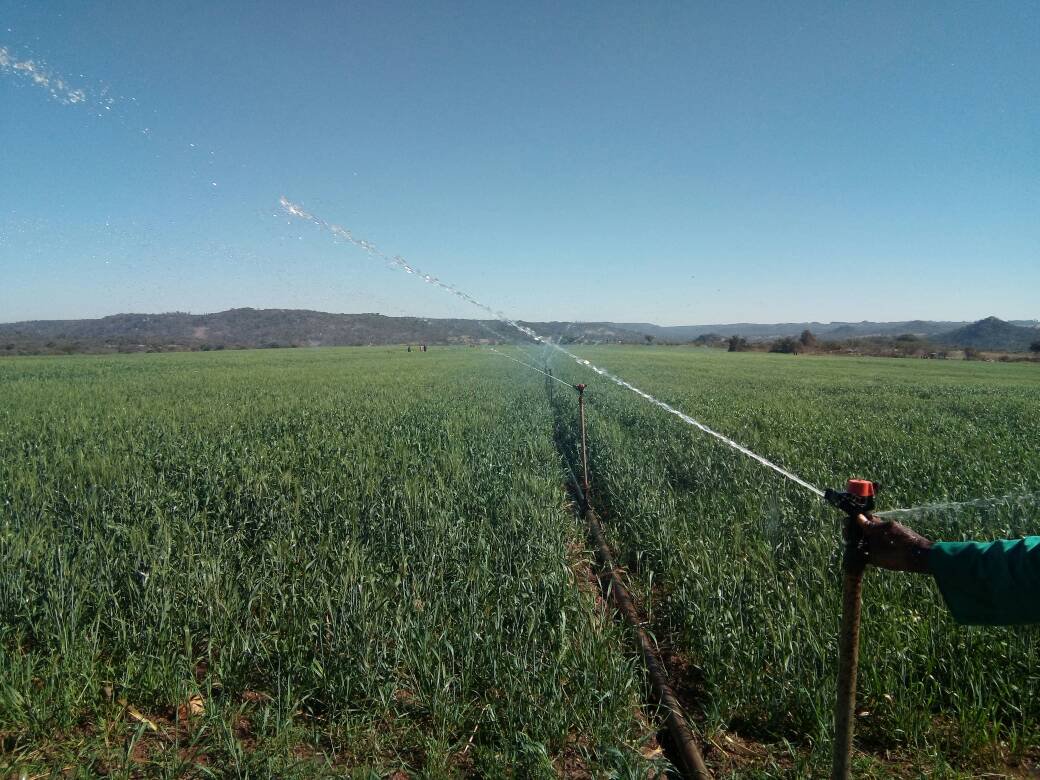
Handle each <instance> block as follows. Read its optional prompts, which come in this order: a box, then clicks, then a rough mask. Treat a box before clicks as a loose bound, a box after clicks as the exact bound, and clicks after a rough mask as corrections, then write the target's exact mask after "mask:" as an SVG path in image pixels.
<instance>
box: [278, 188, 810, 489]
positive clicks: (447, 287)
mask: <svg viewBox="0 0 1040 780" xmlns="http://www.w3.org/2000/svg"><path fill="white" fill-rule="evenodd" d="M279 202H280V203H281V206H282V209H283V210H284V211H285V213H287V214H288V215H289V216H292V217H296V218H298V219H302V220H305V221H307V222H311V223H312V224H314V225H316V226H318V227H320V228H322V229H323V230H327V231H328V232H330V233H332V235H334V236H336V237H338V238H341V239H343V240H345V241H348V242H349V243H351V244H353V245H354V246H356V247H359V248H360V249H362V250H364V251H365V252H366V253H368V254H369V255H371V256H372V257H375V258H378V259H380V260H383V261H384V262H386V263H388V264H389V265H390V266H391V267H393V268H396V269H398V270H401V271H404V272H405V273H407V274H409V275H411V276H417V277H418V278H420V279H422V280H423V281H424V282H426V283H427V284H432V285H434V286H435V287H439V288H441V289H442V290H444V291H445V292H448V293H450V294H451V295H454V296H455V297H457V298H459V299H461V300H463V301H466V302H467V303H469V304H472V305H473V306H476V307H477V308H479V309H481V310H482V311H485V312H487V313H488V314H490V315H491V316H493V317H494V318H495V319H497V320H499V321H500V322H503V323H505V324H506V325H509V326H510V327H512V328H515V329H516V330H518V331H520V332H521V333H523V334H524V335H525V336H527V337H528V338H530V339H532V340H534V341H536V342H538V343H539V344H542V345H544V346H548V347H551V348H553V349H554V350H556V351H557V352H560V353H562V354H564V355H566V356H567V357H569V358H570V359H571V360H573V361H574V362H575V363H577V364H578V365H580V366H584V367H585V368H588V369H590V370H591V371H594V372H595V373H597V374H599V375H600V376H601V377H603V378H604V379H608V380H610V381H611V382H613V383H614V384H616V385H617V386H618V387H622V388H624V389H626V390H629V391H631V392H633V393H635V394H636V395H638V396H640V397H641V398H643V399H644V400H646V401H649V402H650V403H652V404H654V406H657V407H658V408H660V409H664V410H665V411H666V412H668V413H669V414H672V415H674V416H676V417H678V418H679V419H680V420H682V421H683V422H684V423H686V424H687V425H692V426H693V427H695V428H697V429H698V430H700V431H702V432H704V433H706V434H708V435H709V436H713V437H714V438H716V439H718V440H719V441H721V442H722V443H724V444H726V445H727V446H729V447H731V448H733V449H735V450H736V451H737V452H739V453H741V454H742V455H746V456H747V457H749V458H751V459H752V460H755V461H757V462H758V463H760V464H761V465H763V466H765V467H766V468H768V469H771V470H773V471H775V472H776V473H777V474H779V475H780V476H782V477H784V478H786V479H788V480H790V481H792V482H794V483H795V484H797V485H799V486H801V487H802V488H804V489H806V490H808V491H809V492H810V493H812V494H814V495H816V496H818V497H819V498H823V497H824V491H823V490H822V489H821V488H818V487H816V486H815V485H813V484H811V483H809V482H806V481H805V480H804V479H802V478H801V477H799V476H798V475H796V474H793V473H792V472H790V471H788V470H787V469H784V468H782V467H781V466H778V465H777V464H775V463H773V462H772V461H771V460H769V459H767V458H764V457H763V456H761V455H759V454H758V453H756V452H753V451H751V450H749V449H748V448H747V447H745V446H743V445H742V444H738V443H737V442H735V441H733V439H731V438H729V437H728V436H725V435H723V434H721V433H719V432H718V431H716V430H713V429H712V428H709V427H708V426H707V425H705V424H704V423H702V422H700V421H699V420H696V419H694V418H693V417H691V416H690V415H688V414H686V413H685V412H683V411H681V410H679V409H676V408H675V407H674V406H672V405H671V404H669V403H667V402H665V401H662V400H660V399H658V398H655V397H654V396H652V395H650V393H648V392H646V391H645V390H642V389H640V388H638V387H636V386H635V385H633V384H632V383H630V382H627V381H626V380H624V379H622V378H621V377H619V376H616V375H614V374H612V373H610V372H609V371H607V370H606V369H603V368H600V367H599V366H597V365H595V364H593V363H591V362H590V361H588V360H586V359H584V358H581V357H578V356H577V355H575V354H574V353H573V352H571V351H569V350H567V349H564V348H563V347H561V346H560V345H559V344H556V343H555V342H553V341H550V340H548V339H546V338H545V337H543V336H540V335H538V334H537V333H536V332H535V331H534V330H532V329H531V328H529V327H527V326H526V325H523V324H521V323H520V322H518V321H516V320H513V319H511V318H509V317H507V316H506V315H505V314H503V313H502V312H501V311H498V310H497V309H493V308H491V307H490V306H488V305H487V304H485V303H482V302H481V301H478V300H477V299H476V298H474V297H473V296H472V295H470V294H469V293H467V292H465V291H464V290H460V289H459V288H458V287H456V286H454V285H451V284H448V283H446V282H443V281H441V280H440V279H438V278H437V277H436V276H432V275H430V274H427V273H424V272H422V271H420V270H419V269H418V268H416V267H415V266H413V265H411V264H410V263H408V262H406V261H405V259H404V258H403V257H401V256H400V255H395V256H393V257H391V256H390V255H387V254H386V253H384V252H382V251H380V250H379V249H377V248H376V247H375V245H374V244H372V243H371V242H369V241H366V240H365V239H362V238H357V237H356V236H354V234H353V233H351V232H350V231H349V230H347V229H345V228H342V227H340V226H339V225H335V224H332V223H330V222H326V221H325V220H324V219H322V218H321V217H318V216H316V215H315V214H312V213H311V212H309V211H306V210H305V209H304V208H303V207H302V206H300V205H298V204H296V203H293V202H292V201H290V200H289V199H288V198H286V197H285V196H284V195H283V196H282V197H281V198H280V199H279Z"/></svg>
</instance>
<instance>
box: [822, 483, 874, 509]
mask: <svg viewBox="0 0 1040 780" xmlns="http://www.w3.org/2000/svg"><path fill="white" fill-rule="evenodd" d="M879 488H880V486H879V485H876V484H875V483H873V482H871V481H870V480H868V479H850V480H849V481H848V482H847V483H846V485H845V490H844V491H842V492H839V491H837V490H831V489H830V488H828V489H827V491H826V492H825V493H824V495H823V500H824V501H826V502H827V503H828V504H831V505H832V506H835V507H837V508H838V509H840V510H841V511H842V512H844V513H845V514H847V515H849V516H850V517H855V516H856V515H860V514H867V513H869V512H870V511H871V510H872V509H873V508H874V496H875V494H876V493H877V491H878V490H879Z"/></svg>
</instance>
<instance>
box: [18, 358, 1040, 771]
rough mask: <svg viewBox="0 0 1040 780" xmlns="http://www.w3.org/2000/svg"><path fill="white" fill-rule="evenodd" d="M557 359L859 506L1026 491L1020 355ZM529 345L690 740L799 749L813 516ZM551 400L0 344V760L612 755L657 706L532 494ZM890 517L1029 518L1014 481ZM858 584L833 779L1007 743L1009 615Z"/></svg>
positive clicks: (978, 527)
mask: <svg viewBox="0 0 1040 780" xmlns="http://www.w3.org/2000/svg"><path fill="white" fill-rule="evenodd" d="M510 352H511V354H513V355H515V356H517V357H519V358H521V359H524V360H529V361H533V360H538V359H540V356H537V355H536V354H535V353H533V352H531V351H529V350H519V349H513V350H511V351H510ZM581 354H582V356H583V357H587V358H589V359H591V360H592V361H593V362H595V363H597V364H600V365H603V366H604V367H605V368H608V369H610V370H612V371H615V372H617V373H618V374H620V375H621V376H623V377H625V378H626V379H629V380H630V381H633V382H634V383H635V384H637V385H639V386H641V387H643V388H644V389H646V390H647V391H649V392H652V393H654V394H655V395H657V396H659V397H661V398H662V399H664V400H666V401H668V402H670V403H673V404H675V405H677V406H679V407H680V408H682V409H683V410H685V411H687V412H689V413H690V414H692V415H693V416H695V417H697V418H698V419H700V420H702V421H703V422H705V423H707V424H709V425H711V426H713V427H715V428H716V429H717V430H720V431H722V432H724V433H726V434H727V435H731V436H733V437H734V438H735V439H737V440H738V441H740V442H742V443H744V444H746V445H748V446H750V447H751V448H752V449H754V450H756V451H758V452H760V453H762V454H763V455H765V456H767V457H769V458H772V459H775V460H777V461H778V462H779V463H780V464H781V465H783V466H784V467H786V468H789V469H791V470H793V471H794V472H796V473H798V474H799V475H800V476H802V477H804V478H806V479H808V480H809V481H811V482H812V483H814V484H817V485H820V486H833V487H840V486H841V485H842V484H843V483H844V481H845V479H846V478H847V477H850V476H863V477H868V478H872V479H875V480H877V481H878V482H880V483H882V484H883V486H884V489H883V491H882V493H881V495H880V503H881V505H882V507H883V508H890V507H891V508H895V507H902V506H914V505H917V504H921V503H926V502H933V501H945V500H961V499H973V498H977V497H981V496H993V495H1005V494H1013V493H1023V492H1032V493H1035V492H1036V490H1037V489H1038V486H1040V450H1038V448H1037V446H1036V442H1037V441H1040V417H1038V414H1037V410H1038V409H1040V373H1038V371H1037V368H1038V367H1037V366H1036V365H1025V364H1016V365H1011V364H975V363H961V362H957V363H953V362H950V363H947V362H945V361H935V362H931V361H896V360H867V359H852V358H814V357H808V356H797V357H795V356H788V355H764V354H727V353H722V352H717V351H711V350H693V349H685V348H682V349H680V348H645V347H640V348H615V347H602V348H584V349H582V350H581ZM552 365H553V369H554V371H556V372H558V374H559V375H561V376H563V377H564V378H566V379H568V380H569V381H575V382H576V381H579V380H580V381H585V382H589V383H590V389H589V391H588V401H589V436H590V455H591V463H590V465H591V471H592V479H593V501H594V503H595V505H596V506H597V508H598V509H600V510H601V513H602V515H603V518H604V522H605V526H606V529H607V532H608V536H609V539H610V542H611V544H612V545H613V547H614V549H615V552H616V553H617V557H618V560H619V562H621V563H623V564H624V566H625V567H626V568H627V570H628V574H629V576H630V578H631V581H632V584H633V586H634V590H635V592H636V594H637V595H638V596H639V598H640V601H641V604H642V607H643V609H644V610H645V611H646V613H647V616H648V619H649V625H650V627H651V628H652V630H653V631H654V633H655V635H656V636H657V638H658V640H659V641H660V642H661V644H662V646H663V647H664V648H665V650H666V654H667V657H668V658H669V660H670V662H671V665H672V667H673V671H674V675H675V678H674V679H675V681H676V682H677V683H678V686H677V687H678V688H679V690H680V694H681V696H682V697H683V698H684V699H685V700H686V703H687V704H688V706H689V709H690V712H691V714H692V715H693V717H694V720H695V725H696V728H697V730H698V731H699V732H701V733H702V734H703V735H705V736H706V737H707V738H708V739H709V740H710V741H709V742H707V743H706V744H707V750H706V753H707V758H708V759H709V762H710V763H712V764H713V765H714V766H715V767H716V768H718V769H720V770H722V771H724V772H732V771H739V772H742V773H744V774H747V775H749V776H750V775H756V774H757V775H759V776H776V775H778V774H783V773H786V774H788V775H790V776H804V775H806V774H810V773H814V774H819V773H821V772H823V771H824V769H823V767H824V766H825V765H826V762H827V758H828V753H829V745H828V738H829V729H830V719H831V708H832V699H833V691H834V676H835V668H836V660H835V644H836V640H835V635H836V632H837V624H838V613H839V589H838V580H839V532H838V528H839V522H840V516H839V515H838V514H837V513H836V511H835V510H833V509H829V508H827V507H824V506H822V505H821V503H820V502H819V500H818V499H814V498H813V497H812V496H811V495H809V494H808V493H806V492H805V491H803V490H802V489H800V488H798V487H797V486H795V485H793V484H791V483H789V482H785V481H784V480H782V479H781V478H780V477H779V476H777V475H775V474H773V473H771V472H769V471H768V470H766V469H764V468H762V467H761V466H760V465H758V464H756V463H754V462H753V461H751V460H749V459H747V458H745V457H743V456H741V455H739V454H738V453H736V452H734V451H732V450H730V449H728V448H726V447H725V446H724V445H722V444H721V443H720V442H718V441H716V440H714V439H711V438H710V437H707V436H705V435H704V434H703V433H701V432H699V431H697V430H696V429H694V428H692V427H689V426H686V425H684V424H683V423H681V422H680V421H679V420H678V419H676V418H675V417H672V416H670V415H667V414H666V413H664V412H662V411H661V410H660V409H657V408H655V407H653V406H651V405H650V404H648V403H646V402H644V401H642V400H640V399H639V398H638V397H636V396H635V395H633V394H631V393H629V392H627V391H624V390H622V389H621V388H618V387H616V386H613V385H611V384H609V383H607V382H606V381H604V380H602V379H598V378H596V377H595V375H593V374H591V373H590V372H588V371H586V370H584V369H582V368H580V367H579V366H577V365H575V364H574V363H573V362H568V360H567V359H566V358H563V357H557V358H555V359H553V361H552ZM575 422H576V421H575V398H574V394H573V393H570V391H568V390H567V388H564V387H562V386H560V385H555V390H554V393H553V395H552V399H551V401H550V397H549V394H548V393H547V391H546V387H545V384H544V381H543V378H542V377H540V376H539V375H538V374H536V373H534V372H533V371H530V370H528V369H526V368H524V367H522V366H519V365H517V364H516V363H512V362H510V361H508V360H505V359H504V358H502V357H500V356H496V355H493V354H490V353H488V352H486V351H482V350H477V349H463V348H460V349H431V351H430V352H429V353H425V354H422V353H411V354H408V353H405V352H404V351H403V350H388V349H376V348H356V349H320V350H265V351H256V352H211V353H202V354H167V355H128V356H113V357H69V358H12V359H5V360H3V361H0V566H2V567H3V572H4V575H3V577H2V578H0V740H2V746H3V747H2V752H0V772H9V773H13V774H16V775H17V774H20V773H22V771H23V770H24V773H25V776H27V777H29V776H48V775H49V774H52V773H53V774H61V773H72V774H75V773H77V772H78V773H79V774H80V775H82V776H93V775H97V774H110V775H115V776H177V775H180V776H207V775H217V776H229V775H235V776H269V775H278V776H298V777H312V776H316V775H320V774H328V775H351V776H361V777H368V776H388V775H393V774H395V773H400V772H404V773H413V772H414V773H416V774H420V775H423V776H431V777H447V776H485V777H486V776H490V777H497V776H515V777H532V776H534V777H542V776H556V775H568V776H587V775H588V774H589V773H591V774H592V775H594V776H622V777H646V776H647V775H648V774H649V773H651V772H653V770H654V768H655V765H660V764H661V762H663V760H664V759H663V758H662V757H661V754H660V750H659V749H658V748H657V743H656V737H655V731H656V729H657V724H656V721H655V713H654V712H653V709H652V708H650V707H648V706H646V705H645V703H644V702H645V681H644V679H643V673H642V670H641V665H640V663H639V660H638V656H637V655H636V654H635V652H634V648H633V645H632V642H631V641H630V637H629V636H628V635H627V633H626V631H625V630H624V629H623V628H622V627H621V626H620V624H619V623H618V622H617V621H616V620H614V619H613V616H612V614H611V613H610V611H609V610H608V609H606V608H605V606H604V603H603V600H602V599H601V598H600V597H599V594H598V592H597V591H596V588H595V586H594V585H593V584H592V583H591V581H590V574H589V561H590V558H591V556H590V554H589V553H588V552H587V545H586V543H585V540H584V534H583V528H582V526H581V523H580V521H579V520H578V518H577V517H576V516H575V514H574V511H573V506H572V505H571V503H570V497H569V495H568V493H567V490H566V484H565V477H566V467H565V466H566V465H572V466H573V465H574V464H575V462H576V459H575V457H574V443H575V442H574V434H575ZM906 520H907V522H909V523H912V524H914V525H915V526H916V527H918V528H919V530H921V531H922V532H924V533H927V534H930V535H933V536H935V537H937V538H943V539H959V538H971V537H976V536H978V537H994V536H1005V535H1015V534H1022V533H1029V532H1032V533H1036V532H1037V531H1038V530H1040V505H1038V502H1037V500H1036V499H1035V498H1019V499H1008V500H1004V501H999V502H995V503H993V504H990V505H985V506H980V507H969V508H960V509H956V510H946V511H932V512H925V513H921V514H917V515H913V516H909V517H908V518H907V519H906ZM867 580H868V582H867V586H866V590H865V596H864V599H865V603H864V625H863V647H862V653H861V684H860V705H861V711H860V714H859V717H858V718H857V745H858V747H859V748H861V751H862V752H861V753H860V754H859V755H858V757H857V761H858V766H859V769H860V771H861V772H862V773H866V774H874V775H876V776H885V775H887V774H891V773H893V772H895V771H898V772H900V773H908V774H911V775H915V774H920V773H929V774H937V775H940V776H942V775H948V776H961V775H964V776H969V775H971V774H973V773H977V772H978V771H979V770H995V771H1004V770H1007V771H1012V772H1014V771H1017V770H1015V767H1016V766H1017V765H1018V763H1019V762H1021V761H1022V760H1024V759H1028V758H1030V757H1032V758H1035V757H1036V753H1037V751H1038V746H1040V697H1038V696H1037V695H1036V693H1037V691H1038V690H1040V663H1038V662H1040V654H1038V649H1040V644H1038V639H1040V634H1038V632H1037V630H1036V629H992V628H985V629H983V628H963V627H958V626H957V625H956V624H954V623H953V622H952V621H951V619H950V618H949V617H948V616H947V615H946V613H945V611H944V607H943V605H942V602H941V599H940V597H939V595H938V593H937V591H936V589H935V586H934V584H932V583H931V582H929V581H928V580H927V579H925V578H921V577H917V578H915V577H912V576H909V575H896V574H891V573H882V572H878V571H870V572H868V576H867ZM398 776H402V775H400V774H398Z"/></svg>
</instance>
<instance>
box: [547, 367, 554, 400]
mask: <svg viewBox="0 0 1040 780" xmlns="http://www.w3.org/2000/svg"><path fill="white" fill-rule="evenodd" d="M545 373H546V375H547V376H548V377H549V380H548V385H549V405H550V406H551V405H552V402H553V382H552V380H553V375H552V369H551V368H546V369H545Z"/></svg>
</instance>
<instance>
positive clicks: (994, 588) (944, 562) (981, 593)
mask: <svg viewBox="0 0 1040 780" xmlns="http://www.w3.org/2000/svg"><path fill="white" fill-rule="evenodd" d="M928 568H929V569H930V570H931V572H932V574H934V575H935V581H936V582H937V583H938V584H939V590H940V591H941V592H942V595H943V599H944V600H945V601H946V606H948V607H949V608H950V612H951V613H953V617H954V619H955V620H956V621H957V622H958V623H967V624H970V625H986V626H1009V625H1015V624H1021V623H1040V536H1027V537H1025V538H1023V539H1009V540H1007V541H999V542H937V543H935V544H934V545H932V549H931V550H930V551H929V552H928Z"/></svg>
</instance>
